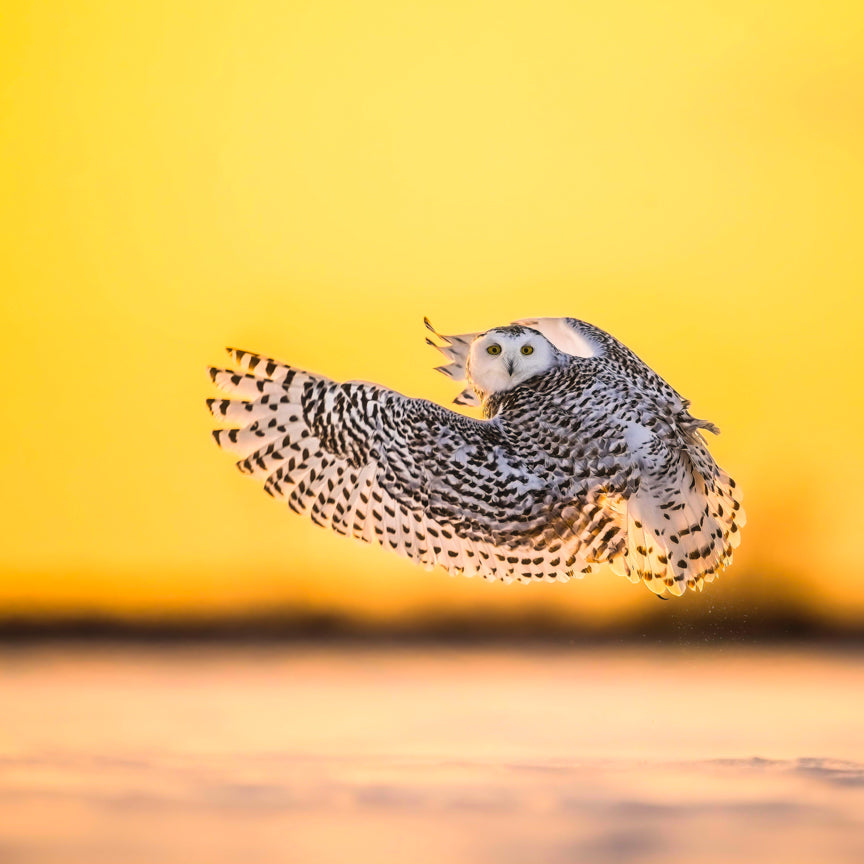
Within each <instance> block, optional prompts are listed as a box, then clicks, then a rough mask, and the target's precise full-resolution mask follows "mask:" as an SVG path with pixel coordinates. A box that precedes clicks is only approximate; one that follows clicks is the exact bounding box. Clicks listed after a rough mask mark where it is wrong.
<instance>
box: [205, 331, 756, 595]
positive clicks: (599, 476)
mask: <svg viewBox="0 0 864 864" xmlns="http://www.w3.org/2000/svg"><path fill="white" fill-rule="evenodd" d="M427 326H429V325H428V324H427ZM430 329H431V326H430ZM433 332H434V331H433ZM436 335H438V334H436ZM440 339H441V340H443V343H444V344H443V345H436V347H438V348H439V350H441V351H442V352H443V353H444V354H445V356H446V357H447V359H448V361H449V362H448V363H447V364H446V365H445V366H444V367H440V371H442V372H444V373H445V374H447V375H448V376H449V377H451V378H453V379H454V380H467V382H468V385H469V386H468V389H467V390H465V391H463V393H462V394H461V396H460V397H459V400H458V401H461V402H462V403H469V404H477V403H479V404H480V407H481V409H482V414H483V418H484V419H482V420H478V419H474V418H470V417H465V416H463V415H461V414H457V413H455V412H452V411H450V410H448V409H445V408H443V407H442V406H439V405H436V404H434V403H431V402H428V401H426V400H419V399H410V398H408V397H405V396H403V395H401V394H399V393H396V392H395V391H392V390H388V389H386V388H384V387H380V386H377V385H373V384H365V383H359V382H348V383H341V384H340V383H337V382H334V381H331V380H329V379H327V378H324V377H322V376H318V375H314V374H311V373H308V372H304V371H302V370H297V369H294V368H292V367H289V366H286V365H284V364H281V363H278V362H276V361H273V360H270V359H269V358H264V357H261V356H260V355H255V354H250V353H248V352H242V351H236V350H231V351H230V353H231V356H232V357H233V359H234V360H235V362H236V363H237V364H238V366H239V367H240V369H241V370H242V373H238V372H232V371H231V370H226V369H211V377H212V378H213V380H214V382H215V383H216V384H217V385H218V386H220V387H221V388H223V389H225V390H226V391H228V392H230V393H233V394H235V395H237V396H240V397H241V399H240V400H239V401H238V400H232V399H218V400H210V401H209V405H210V409H211V412H212V413H213V414H214V415H215V416H217V417H222V418H225V419H226V420H227V421H229V422H232V423H234V424H235V427H234V428H228V429H219V430H216V431H215V432H214V437H215V439H216V441H217V443H219V444H220V446H222V447H224V448H226V449H231V450H234V451H235V452H238V453H240V454H241V456H242V458H241V459H240V461H239V462H238V467H239V468H240V470H241V471H242V472H244V473H247V474H251V475H253V476H255V477H258V478H260V479H262V480H263V481H264V488H265V491H267V492H268V493H269V494H271V495H273V496H274V497H277V498H282V499H284V500H286V501H287V503H288V505H289V506H290V507H291V509H293V510H294V511H296V512H298V513H305V514H307V515H308V516H309V517H310V518H311V519H312V520H313V521H314V522H316V523H317V524H319V525H322V526H325V527H329V528H331V529H332V530H335V531H337V532H339V533H343V534H349V535H352V536H354V537H356V538H358V539H361V540H364V541H367V542H374V543H378V544H379V545H382V546H384V547H386V548H390V549H392V550H394V551H396V552H398V553H400V554H402V555H406V556H407V557H410V558H412V559H413V560H415V561H417V562H418V563H420V564H423V565H425V566H427V567H432V566H435V565H440V566H442V567H444V568H445V569H446V570H448V571H449V572H451V573H466V574H468V575H474V574H478V575H481V576H483V577H485V578H490V579H501V580H504V581H513V580H516V581H522V582H529V581H537V580H554V579H557V580H561V581H566V580H567V579H569V578H570V577H572V576H581V575H582V574H584V573H587V572H590V571H591V570H592V568H594V567H596V566H597V565H599V564H603V563H608V564H609V565H610V566H611V567H612V569H613V570H614V571H615V572H617V573H620V574H622V575H625V576H627V577H628V578H630V579H631V581H634V582H636V581H640V580H641V581H643V582H644V583H645V584H646V585H647V587H649V588H650V589H651V590H653V591H655V592H656V593H663V592H664V591H667V590H668V591H669V592H670V593H673V594H681V593H683V591H684V590H685V589H686V588H687V587H690V588H700V589H701V588H702V587H703V585H704V583H705V582H706V581H711V580H712V579H713V578H714V576H715V575H716V574H717V573H718V572H720V570H721V569H722V568H723V567H725V566H726V565H727V564H728V563H729V561H730V560H731V550H732V547H733V546H734V545H736V544H737V540H738V536H739V535H738V527H739V525H742V524H743V511H742V510H741V508H740V503H739V500H738V496H737V493H736V492H735V486H734V483H733V481H732V480H731V478H729V476H728V475H727V474H726V473H725V472H723V471H722V470H721V469H720V468H718V466H717V465H716V463H715V462H714V460H713V459H712V458H711V456H710V454H709V452H708V450H707V447H706V446H705V443H704V440H703V439H702V436H701V433H700V430H702V429H711V430H712V431H716V430H714V427H713V426H711V424H707V423H705V422H704V421H700V420H697V419H695V418H694V417H692V416H691V415H690V414H689V412H688V411H687V403H686V401H684V400H683V399H682V398H681V397H680V396H679V395H678V394H677V393H676V392H675V391H674V390H673V389H672V388H671V387H670V386H669V385H668V384H666V382H665V381H663V380H662V379H661V378H660V377H659V376H658V375H657V374H656V373H654V372H653V371H652V370H651V369H650V368H649V367H648V366H647V365H646V364H644V363H643V362H642V361H641V360H639V358H638V357H636V355H635V354H633V353H632V352H631V351H629V349H627V348H626V347H625V346H623V345H622V344H621V343H620V342H618V340H615V339H614V338H613V337H611V336H610V335H609V334H606V333H604V331H602V330H599V329H598V328H595V327H592V325H589V324H585V323H584V322H580V321H577V320H576V319H531V320H530V321H526V322H519V323H517V324H514V325H508V326H506V327H499V328H493V329H492V330H490V331H486V332H484V333H479V334H465V335H463V336H453V337H440ZM431 344H435V343H431ZM571 352H573V353H571ZM576 352H578V353H576Z"/></svg>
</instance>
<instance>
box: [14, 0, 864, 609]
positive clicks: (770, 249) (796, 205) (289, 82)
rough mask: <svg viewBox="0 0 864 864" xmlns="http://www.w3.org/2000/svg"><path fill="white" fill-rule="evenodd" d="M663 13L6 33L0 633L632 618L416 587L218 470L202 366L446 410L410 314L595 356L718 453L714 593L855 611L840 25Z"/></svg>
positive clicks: (847, 139)
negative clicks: (715, 431) (55, 610)
mask: <svg viewBox="0 0 864 864" xmlns="http://www.w3.org/2000/svg"><path fill="white" fill-rule="evenodd" d="M658 8H659V7H658V6H657V4H646V3H639V2H633V0H618V2H610V3H602V4H600V3H595V4H587V3H586V4H583V3H572V2H563V0H562V2H552V0H538V2H532V3H506V2H500V0H497V2H487V3H471V2H468V3H466V2H464V0H460V2H452V3H442V2H427V3H387V2H378V0H365V2H362V3H361V2H356V3H348V2H319V3H312V2H305V3H299V2H295V3H290V2H289V3H283V2H260V3H254V2H252V3H243V4H240V3H226V4H213V3H205V2H149V0H148V2H138V3H131V4H126V3H119V4H118V3H111V2H107V0H93V2H87V3H75V4H65V3H58V2H53V3H52V2H45V3H32V2H17V3H15V2H13V3H12V4H11V6H9V7H8V8H7V10H6V11H5V12H4V16H3V18H4V22H3V27H2V29H0V184H2V187H0V188H2V189H3V194H2V197H0V292H2V293H0V316H2V317H0V320H2V322H3V324H4V327H3V329H4V342H5V344H4V349H5V356H6V375H5V380H4V406H5V407H4V411H3V413H4V422H3V424H2V427H0V429H2V431H0V460H2V465H0V468H2V477H3V484H2V485H3V495H2V496H0V508H2V532H3V542H2V544H0V611H2V610H4V609H7V610H8V609H10V608H15V609H24V610H26V609H37V608H38V609H44V608H51V607H55V606H56V607H62V608H85V609H91V608H97V609H109V610H111V609H119V610H135V609H145V610H154V609H156V610H158V609H174V610H182V609H197V610H204V611H206V610H211V609H226V608H239V607H241V606H244V605H256V604H258V605H264V606H267V605H271V604H277V603H307V604H310V605H312V606H314V607H318V608H322V609H329V608H333V609H341V610H347V611H352V610H360V611H362V612H367V613H369V614H382V615H388V614H399V613H401V612H404V611H406V610H409V611H410V610H415V609H419V608H424V607H426V606H433V607H435V608H446V609H462V608H467V607H471V606H474V605H476V604H488V605H489V607H490V608H498V607H501V608H516V607H517V605H527V606H532V605H533V606H535V607H536V606H538V605H539V606H542V605H543V604H553V605H557V606H562V605H563V606H566V607H568V608H572V610H573V611H574V614H576V613H578V612H579V611H580V610H587V611H590V614H592V615H600V614H602V613H603V612H608V613H609V614H615V613H616V611H620V610H622V609H625V608H626V609H629V608H635V607H639V606H640V604H645V603H653V602H656V601H654V599H653V598H652V597H650V595H649V594H648V592H646V591H644V590H642V589H638V588H633V587H631V586H630V585H629V584H627V583H626V582H624V580H621V579H618V578H616V577H614V576H612V575H611V574H603V575H600V576H595V577H591V578H589V579H588V580H586V581H585V582H584V583H583V584H579V583H576V584H572V583H571V584H570V585H567V586H557V585H556V586H534V587H533V588H528V587H522V586H490V585H485V584H475V583H473V582H470V581H468V580H450V579H448V578H447V577H445V576H444V575H443V574H441V575H439V574H428V573H425V572H424V571H422V570H420V569H419V568H415V567H414V566H413V565H411V564H409V563H407V562H404V561H401V560H399V559H397V558H395V557H391V556H390V555H388V554H387V553H385V552H383V551H381V550H378V549H373V548H369V547H364V546H362V545H360V544H356V543H350V542H348V541H346V540H344V539H343V538H339V537H335V536H330V535H329V534H327V533H325V532H322V531H321V530H320V529H317V528H315V527H314V526H312V525H309V524H306V523H305V522H303V521H301V520H299V519H297V518H295V517H293V516H292V515H291V514H289V513H288V512H287V510H286V509H285V508H283V507H281V506H279V505H278V504H276V503H274V502H273V501H272V500H270V499H269V498H267V496H265V495H263V494H262V493H261V492H260V490H259V489H258V488H257V487H256V486H254V485H253V484H251V483H249V481H248V480H246V479H245V478H243V477H241V476H240V475H239V474H238V473H236V472H235V471H234V470H233V468H232V465H231V462H230V460H229V459H228V457H226V456H224V454H220V453H219V452H218V451H217V450H216V448H215V447H213V446H212V444H211V442H210V440H209V436H208V434H207V433H208V429H209V425H210V424H209V418H208V416H207V414H206V412H205V410H204V408H203V401H202V400H203V398H204V397H205V396H208V395H212V394H211V391H210V389H209V388H208V381H207V379H206V376H205V375H204V372H203V369H204V366H205V365H206V364H207V363H210V362H214V361H219V360H221V356H222V355H221V347H222V346H223V345H225V344H236V345H239V346H240V347H243V348H249V349H251V350H260V351H263V352H266V353H269V354H272V355H274V356H277V357H282V358H284V359H285V360H287V361H289V362H291V363H293V364H295V365H299V366H302V367H306V368H310V369H313V370H316V371H320V372H324V373H327V374H329V375H331V376H333V377H337V378H360V379H367V380H373V381H379V382H382V383H385V384H388V385H390V386H393V387H395V388H396V389H399V390H402V391H404V392H407V393H410V394H413V395H418V396H426V397H429V398H434V399H437V400H439V401H447V400H449V399H450V398H452V395H453V388H452V386H451V385H448V382H447V381H446V380H445V379H444V378H442V377H440V376H438V375H436V373H434V372H432V371H431V367H432V365H434V364H435V362H436V361H435V357H434V356H432V354H433V352H431V351H430V349H428V348H426V347H425V346H424V344H423V337H424V332H423V329H422V320H421V319H422V316H423V315H424V314H428V315H429V316H430V317H431V318H432V320H433V322H434V323H435V324H436V325H438V326H439V327H440V328H441V329H442V330H444V331H445V332H448V331H449V332H454V331H455V332H461V331H467V330H475V329H484V328H487V327H489V326H493V325H495V324H500V323H502V322H506V321H510V320H511V319H513V318H518V317H525V316H528V315H573V316H576V317H580V318H584V319H586V320H588V321H591V322H593V323H595V324H598V325H600V326H602V327H604V328H606V329H608V330H610V331H611V332H612V333H614V334H615V335H616V336H618V337H619V338H621V339H622V340H623V341H624V342H625V343H626V344H628V345H629V346H630V347H632V348H633V349H634V350H636V351H637V353H639V354H640V355H641V356H642V357H643V358H644V359H645V360H647V361H648V362H649V363H650V364H651V365H652V366H653V367H654V368H655V369H657V370H658V371H659V372H660V373H661V374H663V375H664V376H665V377H666V378H667V379H668V380H669V381H670V382H671V383H672V384H673V386H675V387H676V388H677V389H679V390H680V391H681V392H683V393H684V394H685V395H686V396H688V397H689V398H690V399H692V401H693V410H694V412H695V413H696V414H697V415H698V416H701V417H707V418H710V419H711V420H713V421H715V422H716V423H718V425H719V426H720V427H721V428H722V429H723V435H722V436H721V438H719V439H718V440H716V442H714V443H713V444H712V448H713V450H714V452H715V454H716V456H717V458H718V460H719V461H720V462H721V464H723V465H724V466H725V467H727V468H728V469H729V470H730V471H731V472H732V473H733V474H734V475H735V476H736V477H737V478H738V479H739V481H740V484H741V486H742V487H743V489H744V494H745V505H746V507H747V510H748V514H749V524H748V527H747V529H746V531H745V535H744V542H743V544H742V547H741V549H740V550H739V552H738V553H737V554H736V564H735V566H734V567H733V569H732V570H731V571H730V572H729V573H728V574H727V575H726V576H725V577H724V578H723V582H722V584H721V585H720V586H718V589H717V590H718V592H719V593H717V594H716V596H718V597H719V596H732V595H734V594H735V593H736V592H746V591H747V590H753V586H754V585H759V586H762V589H760V590H763V589H764V590H770V591H782V590H783V586H784V584H786V580H789V584H790V585H792V586H793V588H794V590H795V591H796V592H805V593H806V596H808V597H810V598H812V600H813V602H814V603H818V604H820V605H821V606H823V607H824V608H826V609H835V610H838V611H840V612H842V613H845V614H862V613H864V563H862V562H864V554H862V553H861V551H860V549H859V545H860V542H861V539H862V533H864V517H862V510H861V508H860V507H859V506H858V505H857V504H856V503H855V501H856V498H857V495H858V493H859V490H860V489H861V488H862V487H864V457H862V451H861V443H860V436H861V430H862V429H864V399H862V397H861V383H860V382H861V377H862V373H864V353H862V348H861V330H862V320H864V301H862V299H861V289H862V276H864V243H862V228H864V218H862V217H864V212H862V211H864V205H862V201H864V111H862V93H864V6H862V5H861V4H860V3H854V4H853V3H849V4H844V3H832V4H825V3H817V2H800V3H790V2H783V3H779V2H778V3H768V4H751V3H743V2H741V3H729V2H724V3H713V4H705V3H698V4H694V3H687V2H681V3H677V4H664V5H663V12H662V14H658V11H657V10H658ZM703 597H704V598H708V597H709V595H708V593H706V594H705V595H703ZM685 602H687V601H685ZM700 602H708V600H707V599H706V600H704V601H700Z"/></svg>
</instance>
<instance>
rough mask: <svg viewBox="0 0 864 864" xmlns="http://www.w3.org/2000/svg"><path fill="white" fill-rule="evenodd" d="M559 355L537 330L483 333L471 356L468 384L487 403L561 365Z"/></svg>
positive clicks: (517, 328) (498, 329)
mask: <svg viewBox="0 0 864 864" xmlns="http://www.w3.org/2000/svg"><path fill="white" fill-rule="evenodd" d="M559 357H560V355H559V352H558V351H557V350H556V349H555V347H554V346H553V345H552V343H551V342H549V341H548V340H547V339H546V338H545V337H543V336H542V335H541V334H540V333H538V332H537V331H536V330H531V329H530V328H529V327H522V326H520V325H513V326H510V327H496V328H495V329H494V330H489V331H487V332H486V333H482V334H481V335H480V336H478V337H477V338H476V339H475V340H474V341H473V342H472V343H471V349H470V351H469V352H468V363H467V366H466V371H467V373H468V381H469V382H470V383H471V385H472V386H473V387H474V389H475V390H476V391H477V392H478V393H479V394H480V395H481V398H483V399H486V398H488V397H489V396H491V395H492V394H493V393H500V392H501V391H502V390H510V389H512V388H513V387H518V386H519V384H521V383H522V382H523V381H527V380H528V379H529V378H533V377H534V376H535V375H539V374H540V373H541V372H545V371H546V370H547V369H551V368H553V367H555V366H557V365H559V363H560V359H559Z"/></svg>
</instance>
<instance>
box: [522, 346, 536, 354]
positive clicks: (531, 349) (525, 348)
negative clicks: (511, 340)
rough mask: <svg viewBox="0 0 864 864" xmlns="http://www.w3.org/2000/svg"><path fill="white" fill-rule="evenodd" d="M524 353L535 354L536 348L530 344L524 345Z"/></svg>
mask: <svg viewBox="0 0 864 864" xmlns="http://www.w3.org/2000/svg"><path fill="white" fill-rule="evenodd" d="M522 353H523V354H533V353H534V349H533V348H532V347H531V346H530V345H523V346H522Z"/></svg>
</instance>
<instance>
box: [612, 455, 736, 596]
mask: <svg viewBox="0 0 864 864" xmlns="http://www.w3.org/2000/svg"><path fill="white" fill-rule="evenodd" d="M681 473H682V475H684V476H682V477H681V480H682V482H681V483H680V484H678V485H677V488H674V491H673V492H671V493H670V492H668V491H667V490H668V489H669V488H670V487H672V485H673V484H664V485H663V487H661V488H658V489H652V488H651V486H650V484H645V485H643V486H642V487H641V488H640V489H639V491H637V492H636V493H635V494H634V495H632V496H631V497H630V499H629V501H628V504H627V544H626V548H625V549H624V550H623V551H622V552H621V554H620V555H619V556H618V557H617V559H616V560H615V561H613V562H610V563H611V564H612V569H613V570H614V571H615V572H618V573H620V574H621V575H624V576H626V577H627V578H629V579H630V581H631V582H638V581H642V582H644V583H645V586H646V587H647V588H648V589H649V590H650V591H653V592H654V593H655V594H663V593H664V592H666V591H668V592H669V593H670V594H674V595H676V596H680V595H681V594H683V593H684V592H685V591H686V590H687V589H688V588H690V589H691V590H693V589H698V590H699V591H701V590H702V589H703V588H704V585H705V583H706V582H712V581H713V580H714V578H715V577H716V576H718V575H719V574H720V573H721V572H722V571H723V570H724V569H725V568H726V567H727V566H728V565H729V564H730V563H731V562H732V550H733V549H734V548H735V547H736V546H737V545H738V543H739V542H740V538H741V534H740V528H741V526H743V525H744V523H745V521H746V520H745V516H744V511H743V510H742V509H741V504H740V494H739V493H738V490H737V489H736V486H735V482H734V480H732V478H731V477H729V475H728V474H726V473H725V472H724V471H722V470H721V469H719V468H718V469H716V475H715V476H714V477H712V478H709V479H708V480H706V479H705V478H704V477H702V476H701V475H700V474H699V473H698V472H696V471H695V470H694V469H693V468H692V465H689V464H688V463H687V460H686V457H685V458H683V459H682V464H681Z"/></svg>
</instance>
